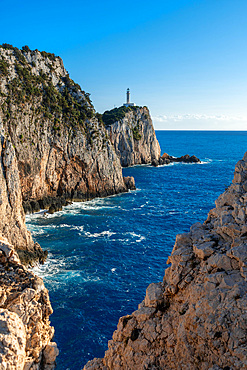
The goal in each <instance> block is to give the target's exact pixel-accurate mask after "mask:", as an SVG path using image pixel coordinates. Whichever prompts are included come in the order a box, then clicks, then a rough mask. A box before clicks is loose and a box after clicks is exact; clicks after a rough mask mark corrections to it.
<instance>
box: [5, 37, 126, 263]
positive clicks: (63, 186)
mask: <svg viewBox="0 0 247 370" xmlns="http://www.w3.org/2000/svg"><path fill="white" fill-rule="evenodd" d="M0 125H1V127H0V130H1V153H2V154H1V159H2V167H1V168H0V177H1V179H2V180H1V181H2V183H3V188H2V189H3V191H1V193H0V197H1V199H2V200H3V204H0V207H1V208H2V209H4V210H6V212H5V213H4V211H3V213H2V212H1V216H0V218H1V220H2V219H3V223H1V226H0V232H2V233H3V234H4V235H5V236H6V237H7V238H8V240H9V242H11V244H13V245H14V246H17V248H18V250H26V251H28V249H32V248H33V246H34V243H33V241H32V238H31V236H30V233H28V232H27V230H26V227H25V222H24V214H23V210H22V205H21V204H22V203H23V207H24V211H25V212H26V213H32V212H37V211H39V210H40V209H49V208H50V210H51V212H53V211H54V210H59V209H61V207H62V206H63V205H66V204H67V202H70V201H73V200H74V201H85V200H89V199H92V198H94V197H104V196H108V195H112V194H117V193H120V192H125V191H127V190H128V187H127V185H126V183H125V181H124V179H123V176H122V168H121V164H120V160H119V158H118V156H117V155H116V153H115V150H114V147H113V145H112V144H111V142H110V140H109V138H108V136H107V131H106V129H105V126H104V123H103V121H102V119H101V115H100V114H98V113H96V112H95V110H94V107H93V105H92V102H91V100H90V98H89V94H87V93H86V92H85V91H83V90H82V89H81V88H80V86H79V85H78V84H76V83H75V82H74V81H73V80H72V79H71V78H70V77H69V75H68V73H67V71H66V70H65V68H64V65H63V61H62V59H61V58H60V57H57V56H55V55H54V54H51V53H46V52H40V51H38V50H30V49H29V48H28V47H27V46H25V47H23V48H22V50H19V49H18V48H15V47H13V46H12V45H9V44H3V45H1V46H0ZM132 182H133V181H132ZM127 183H129V180H128V181H127ZM17 189H18V190H17ZM19 189H20V191H21V193H20V192H19ZM13 197H15V206H14V207H13V199H12V198H13ZM7 203H8V204H9V206H7ZM10 213H11V214H10ZM12 226H14V227H12ZM21 257H22V260H23V261H25V262H26V263H27V262H29V261H30V260H31V259H32V258H30V259H29V257H28V254H27V253H26V254H25V255H24V254H22V255H21ZM36 259H39V260H42V259H41V258H39V256H38V258H36Z"/></svg>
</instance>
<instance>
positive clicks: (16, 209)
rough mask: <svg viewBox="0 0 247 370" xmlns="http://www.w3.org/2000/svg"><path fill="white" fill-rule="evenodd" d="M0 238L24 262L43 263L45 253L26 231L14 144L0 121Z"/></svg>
mask: <svg viewBox="0 0 247 370" xmlns="http://www.w3.org/2000/svg"><path fill="white" fill-rule="evenodd" d="M0 161H1V163H0V237H5V238H7V240H8V241H9V243H11V244H12V245H13V246H14V247H15V248H16V250H17V251H18V253H19V254H20V256H21V257H22V259H23V260H24V259H25V260H26V262H29V261H30V262H31V261H33V260H39V261H40V262H42V261H43V260H44V259H45V257H46V253H45V252H43V251H42V250H41V248H40V246H39V245H38V244H37V243H34V242H33V240H32V237H31V234H30V232H29V231H28V230H27V229H26V225H25V214H24V211H23V208H22V194H21V183H20V178H19V171H18V162H17V159H16V155H15V150H14V147H13V144H12V143H11V141H10V140H9V139H7V136H6V134H5V132H4V129H3V124H2V122H1V120H0Z"/></svg>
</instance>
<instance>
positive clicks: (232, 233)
mask: <svg viewBox="0 0 247 370" xmlns="http://www.w3.org/2000/svg"><path fill="white" fill-rule="evenodd" d="M246 184H247V153H246V154H245V156H244V158H243V160H241V161H239V162H238V163H237V165H236V168H235V175H234V180H233V182H232V185H231V186H230V187H229V188H228V189H227V190H226V191H225V192H224V193H223V194H222V195H221V196H220V197H219V198H218V199H217V201H216V208H214V209H213V210H211V211H210V212H209V215H208V218H207V220H206V221H205V222H204V223H203V224H200V223H196V224H194V225H193V226H192V227H191V229H190V232H189V233H186V234H181V235H177V238H176V243H175V246H174V248H173V251H172V254H171V256H170V257H169V259H168V263H169V264H170V266H169V267H168V268H167V269H166V272H165V276H164V279H163V282H162V283H157V284H154V283H153V284H151V285H149V287H148V288H147V291H146V296H145V299H144V301H143V302H142V303H141V304H140V305H139V308H138V310H137V311H135V312H133V313H132V314H131V315H128V316H125V317H122V318H121V319H120V320H119V323H118V327H117V330H116V331H115V332H114V334H113V337H112V340H111V341H109V349H108V350H107V351H106V353H105V357H104V358H103V359H95V360H93V361H90V362H89V363H88V364H87V365H86V366H85V367H84V369H87V370H89V369H95V370H96V369H102V370H103V369H104V370H106V369H112V370H113V369H114V370H118V369H133V370H134V369H195V370H196V369H205V370H206V369H239V370H240V369H246V368H247V342H246V338H247V327H246V322H247V310H246V305H247V297H246V291H247V224H246V215H247V185H246Z"/></svg>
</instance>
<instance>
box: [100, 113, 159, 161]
mask: <svg viewBox="0 0 247 370" xmlns="http://www.w3.org/2000/svg"><path fill="white" fill-rule="evenodd" d="M102 118H103V121H104V123H105V125H106V129H107V131H108V136H109V138H110V140H111V142H112V144H113V145H114V147H115V151H116V153H117V155H118V156H119V158H120V161H121V165H122V166H123V167H128V166H133V165H135V164H146V163H151V162H152V161H153V160H156V161H158V160H159V158H160V146H159V142H158V140H157V139H156V135H155V131H154V127H153V123H152V119H151V117H150V114H149V110H148V108H147V107H124V106H122V107H120V108H115V109H113V110H111V111H106V112H105V113H104V114H103V117H102Z"/></svg>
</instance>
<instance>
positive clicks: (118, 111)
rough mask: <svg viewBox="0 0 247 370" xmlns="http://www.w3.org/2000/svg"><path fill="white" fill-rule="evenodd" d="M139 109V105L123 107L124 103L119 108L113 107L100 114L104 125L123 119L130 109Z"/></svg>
mask: <svg viewBox="0 0 247 370" xmlns="http://www.w3.org/2000/svg"><path fill="white" fill-rule="evenodd" d="M137 109H139V107H137V106H135V107H125V106H124V105H123V106H121V107H119V108H114V109H112V110H107V111H105V112H104V114H103V115H102V119H103V122H104V124H105V125H106V126H110V125H112V124H113V123H115V122H117V121H120V119H123V118H124V117H125V115H126V113H128V112H131V111H134V112H135V111H136V110H137Z"/></svg>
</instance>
